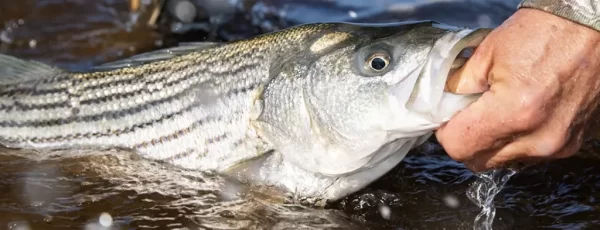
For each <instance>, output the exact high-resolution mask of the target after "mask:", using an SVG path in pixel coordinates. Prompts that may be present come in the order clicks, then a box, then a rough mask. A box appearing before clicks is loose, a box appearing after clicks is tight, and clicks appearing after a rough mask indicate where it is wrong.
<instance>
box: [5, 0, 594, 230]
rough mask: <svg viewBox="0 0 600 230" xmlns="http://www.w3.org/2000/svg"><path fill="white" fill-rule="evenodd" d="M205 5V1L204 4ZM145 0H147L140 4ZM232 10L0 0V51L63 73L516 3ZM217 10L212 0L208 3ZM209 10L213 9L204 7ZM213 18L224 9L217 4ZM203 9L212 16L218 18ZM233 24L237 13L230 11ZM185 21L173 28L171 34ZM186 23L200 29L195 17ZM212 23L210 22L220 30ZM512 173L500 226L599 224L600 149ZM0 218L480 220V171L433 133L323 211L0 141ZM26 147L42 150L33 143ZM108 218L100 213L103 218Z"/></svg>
mask: <svg viewBox="0 0 600 230" xmlns="http://www.w3.org/2000/svg"><path fill="white" fill-rule="evenodd" d="M203 1H207V0H203ZM142 2H147V1H142ZM231 2H233V3H235V4H237V5H236V6H235V7H234V8H231V9H234V11H229V10H227V9H230V8H227V7H225V8H220V9H221V10H223V9H225V10H223V12H232V13H231V15H229V16H227V17H221V21H219V20H212V21H213V22H216V23H217V24H212V25H209V26H208V27H206V25H204V27H196V28H205V29H206V30H208V31H215V32H216V33H217V34H218V36H210V34H209V33H207V32H206V31H201V30H193V31H185V30H183V29H182V28H185V25H184V26H182V25H179V27H171V26H172V24H170V22H171V21H168V22H169V23H165V22H166V21H164V18H163V20H159V25H164V26H165V28H166V29H165V28H162V29H161V28H158V29H156V30H155V29H153V28H149V27H147V26H145V24H146V22H147V21H148V20H149V17H150V16H149V15H150V14H149V12H148V9H150V7H149V6H147V7H143V8H142V9H146V10H143V11H141V12H140V13H133V14H132V13H130V12H129V11H128V3H127V2H126V1H124V0H45V1H42V0H39V1H34V0H24V1H2V2H0V52H2V53H8V54H11V55H15V56H18V57H22V58H31V59H35V60H40V61H43V62H46V63H51V64H54V65H58V66H61V67H63V68H69V69H85V68H88V67H90V66H92V65H95V64H100V63H103V62H106V61H110V60H115V59H119V58H123V57H127V56H129V55H132V54H135V53H139V52H144V51H148V50H153V49H157V48H160V47H164V46H169V45H172V44H174V42H176V41H181V40H203V39H215V40H217V39H218V40H230V39H237V38H243V37H248V36H251V35H254V34H259V33H264V32H268V31H272V30H275V29H278V28H285V27H287V26H291V25H295V24H298V23H306V22H312V21H363V22H386V21H402V20H420V19H434V20H437V21H442V22H446V23H450V24H454V25H459V26H470V27H477V26H486V27H494V26H497V25H499V24H500V23H501V22H502V20H504V19H505V18H506V17H508V16H509V15H510V14H511V13H512V12H513V11H514V7H515V6H516V4H517V3H518V1H512V0H506V1H502V0H496V1H486V0H478V1H476V0H473V1H460V0H456V1H451V0H445V1H441V0H438V1H433V0H429V1H425V0H422V1H418V0H411V1H402V0H370V1H359V0H330V1H325V0H280V1H278V0H265V1H256V0H254V1H241V0H238V1H231ZM211 9H214V8H211ZM207 12H213V14H214V12H219V11H215V10H207ZM217 16H218V14H217ZM214 17H215V16H214V15H208V14H207V16H206V17H205V18H207V19H206V21H207V20H208V18H214ZM228 20H229V21H228ZM173 28H179V30H170V29H173ZM190 28H192V27H190ZM215 28H216V30H215ZM584 150H585V151H582V153H581V154H580V156H577V157H573V158H570V159H564V160H560V161H555V162H551V163H545V164H541V165H538V166H535V167H531V168H528V169H527V170H525V171H523V172H520V173H518V174H516V175H514V176H513V177H512V178H511V179H510V180H509V181H508V183H507V184H506V186H505V188H504V189H503V190H502V191H500V193H499V194H498V196H497V197H496V200H495V205H496V206H495V207H496V209H497V212H496V215H495V221H494V229H542V228H544V229H548V228H551V229H595V228H597V227H599V226H600V218H599V216H600V210H599V209H598V207H599V206H600V201H599V199H600V165H599V163H600V162H598V159H600V158H599V157H595V155H597V154H598V152H599V151H598V150H600V145H599V144H598V143H596V142H589V143H588V144H587V145H586V146H585V149H584ZM0 151H1V152H2V154H0V228H1V229H4V228H11V229H18V227H27V226H28V227H30V228H31V229H68V228H73V229H98V227H99V226H100V222H99V219H100V216H101V215H102V214H103V213H108V214H109V215H110V218H109V219H112V221H113V227H116V228H118V229H120V228H132V227H133V228H158V229H165V228H168V229H172V228H189V229H197V228H207V229H231V228H243V229H265V228H267V229H297V228H316V229H332V228H342V229H472V227H473V221H474V220H475V217H476V216H477V214H478V213H479V211H480V209H479V207H478V206H477V205H475V204H474V203H473V202H471V201H470V200H469V198H468V197H467V196H466V192H467V190H468V189H469V186H470V185H471V183H473V182H474V181H475V179H476V178H475V177H474V175H473V174H472V173H470V172H469V170H467V169H466V168H464V167H463V165H462V164H460V163H456V162H454V161H452V160H451V159H449V158H448V157H447V156H446V155H445V154H444V152H443V150H442V149H441V148H440V146H439V145H437V144H436V142H435V140H431V141H430V142H428V143H426V144H425V145H423V146H421V147H420V148H418V149H415V150H414V151H412V152H411V154H409V156H408V157H407V158H406V160H405V161H403V162H402V163H401V164H400V165H398V166H397V167H396V168H395V169H394V170H392V171H391V172H390V173H388V174H387V175H385V176H384V177H383V178H381V179H380V180H378V181H376V182H374V183H373V184H372V185H370V186H369V187H367V188H365V189H363V190H361V191H359V192H357V193H355V194H352V195H350V196H348V197H346V198H344V199H342V200H341V201H339V202H336V203H334V204H331V205H329V206H328V207H327V208H325V209H319V208H311V207H305V206H300V205H289V204H286V203H285V202H284V199H285V198H284V196H282V194H278V193H277V192H275V191H268V190H264V191H256V190H251V189H249V188H248V187H246V186H244V185H242V184H239V183H232V182H230V181H225V180H224V179H223V178H220V177H218V176H214V175H210V174H207V173H202V172H193V171H185V170H181V169H176V168H172V167H169V166H166V165H160V164H158V163H154V162H149V161H146V160H143V159H139V158H138V157H136V156H135V155H131V154H129V153H126V152H119V151H112V152H101V153H97V154H95V155H93V156H88V157H80V158H73V159H68V160H65V159H48V160H44V161H31V160H26V159H21V158H18V157H15V156H10V155H7V153H11V152H10V151H9V150H3V149H0ZM31 154H36V153H34V152H31ZM103 218H104V219H103V220H104V221H106V214H104V215H103Z"/></svg>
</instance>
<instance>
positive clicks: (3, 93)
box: [0, 74, 74, 97]
mask: <svg viewBox="0 0 600 230" xmlns="http://www.w3.org/2000/svg"><path fill="white" fill-rule="evenodd" d="M72 80H74V79H71V78H70V76H69V75H68V74H63V75H60V76H57V77H54V78H50V79H43V80H41V81H40V82H37V83H35V85H30V84H27V85H26V86H23V85H20V84H14V85H10V87H12V88H10V89H0V97H11V96H16V95H32V96H40V95H47V94H54V93H60V92H64V91H66V90H67V88H68V86H67V87H58V88H51V89H38V88H37V86H38V85H49V84H54V85H59V84H62V83H71V81H72Z"/></svg>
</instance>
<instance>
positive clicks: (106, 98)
mask: <svg viewBox="0 0 600 230" xmlns="http://www.w3.org/2000/svg"><path fill="white" fill-rule="evenodd" d="M253 67H255V66H251V65H248V66H243V67H240V68H239V69H236V70H235V71H234V72H231V74H232V75H235V74H239V73H240V72H246V71H248V69H252V68H253ZM197 74H198V73H189V74H186V75H185V76H184V77H182V78H179V79H177V80H176V81H172V82H168V83H166V84H164V85H163V88H167V87H173V86H175V85H177V84H179V83H181V82H184V81H187V80H189V79H191V78H194V77H197ZM146 84H148V83H146ZM144 91H146V92H148V93H153V92H156V91H159V90H157V89H155V90H152V91H150V90H148V89H147V88H142V89H138V90H134V91H131V92H127V93H121V94H111V95H106V96H102V97H97V98H94V99H86V100H81V101H80V103H81V105H93V104H100V103H105V102H108V101H113V100H119V99H125V98H130V97H135V96H136V95H139V94H141V93H142V92H144Z"/></svg>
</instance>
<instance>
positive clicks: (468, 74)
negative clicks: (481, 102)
mask: <svg viewBox="0 0 600 230" xmlns="http://www.w3.org/2000/svg"><path fill="white" fill-rule="evenodd" d="M485 56H488V55H484V54H483V49H476V50H475V52H474V53H473V56H472V57H471V58H469V59H468V60H467V61H466V63H465V64H464V65H463V66H462V67H461V68H459V69H458V70H456V71H454V72H453V73H451V74H450V76H448V80H447V81H446V91H447V92H450V93H455V94H474V93H482V92H485V91H487V90H488V88H489V86H488V80H487V76H488V74H487V73H488V71H489V66H490V65H489V63H490V62H489V60H488V58H486V57H485Z"/></svg>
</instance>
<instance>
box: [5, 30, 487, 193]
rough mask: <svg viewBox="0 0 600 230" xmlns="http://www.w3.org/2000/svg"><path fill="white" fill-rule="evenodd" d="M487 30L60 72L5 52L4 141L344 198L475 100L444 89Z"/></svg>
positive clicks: (271, 40)
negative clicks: (130, 155)
mask: <svg viewBox="0 0 600 230" xmlns="http://www.w3.org/2000/svg"><path fill="white" fill-rule="evenodd" d="M487 32H488V31H487V30H469V29H458V28H451V27H444V26H442V25H440V24H437V23H435V22H429V21H425V22H411V23H398V24H388V25H364V24H347V23H323V24H310V25H302V26H297V27H294V28H290V29H286V30H282V31H278V32H274V33H270V34H265V35H262V36H257V37H254V38H250V39H246V40H241V41H235V42H231V43H223V44H216V43H192V44H187V45H182V46H179V47H175V48H170V49H167V50H159V51H155V52H151V53H148V54H142V55H139V56H135V57H132V58H129V59H126V60H122V61H118V62H114V63H109V64H106V65H103V66H99V67H97V68H96V69H94V70H93V71H89V72H68V71H65V70H60V69H57V68H53V67H50V66H47V65H45V64H41V63H36V62H33V61H24V60H19V59H16V58H13V57H9V56H5V55H1V56H0V143H2V144H3V145H5V146H7V147H12V148H32V149H42V150H57V149H73V148H75V149H81V148H83V149H105V148H126V149H130V150H131V151H135V152H137V153H139V154H140V155H141V156H143V157H145V158H147V159H152V160H158V161H164V162H168V163H170V164H173V165H176V166H179V167H183V168H188V169H194V170H211V171H216V172H218V173H223V174H227V175H234V176H236V177H239V178H240V179H243V180H246V181H251V182H252V183H256V184H266V185H274V186H277V187H280V188H282V189H284V190H286V191H290V192H292V193H294V194H295V195H297V196H303V197H317V198H323V199H327V200H335V199H339V198H341V197H343V196H345V195H347V194H349V193H352V192H355V191H357V190H359V189H361V188H363V187H365V186H366V185H368V184H369V183H370V182H372V181H374V180H375V179H377V178H378V177H380V176H382V175H383V174H384V173H386V172H387V171H389V170H390V169H391V168H393V167H394V166H395V165H397V164H398V163H399V162H400V161H401V160H402V159H403V158H404V156H405V155H406V153H407V152H408V151H409V150H410V149H411V148H413V147H415V146H417V145H419V144H421V143H422V142H423V141H425V140H426V139H427V138H428V137H429V136H430V135H431V134H432V132H433V130H435V129H436V128H437V127H439V126H440V125H441V124H442V123H443V122H445V121H447V120H448V119H449V117H451V116H452V115H453V114H454V113H455V112H457V111H459V110H460V109H462V108H464V107H465V106H467V105H468V104H469V103H471V102H472V101H473V100H474V99H476V98H477V95H453V94H449V93H444V92H443V88H444V85H445V81H446V77H447V75H448V71H449V70H450V68H451V67H450V66H451V65H452V63H453V61H454V59H455V58H456V57H457V56H458V55H459V52H460V51H461V50H462V49H463V48H466V47H469V46H476V45H477V44H478V43H479V42H481V40H482V39H483V37H484V36H485V35H486V34H487Z"/></svg>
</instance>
